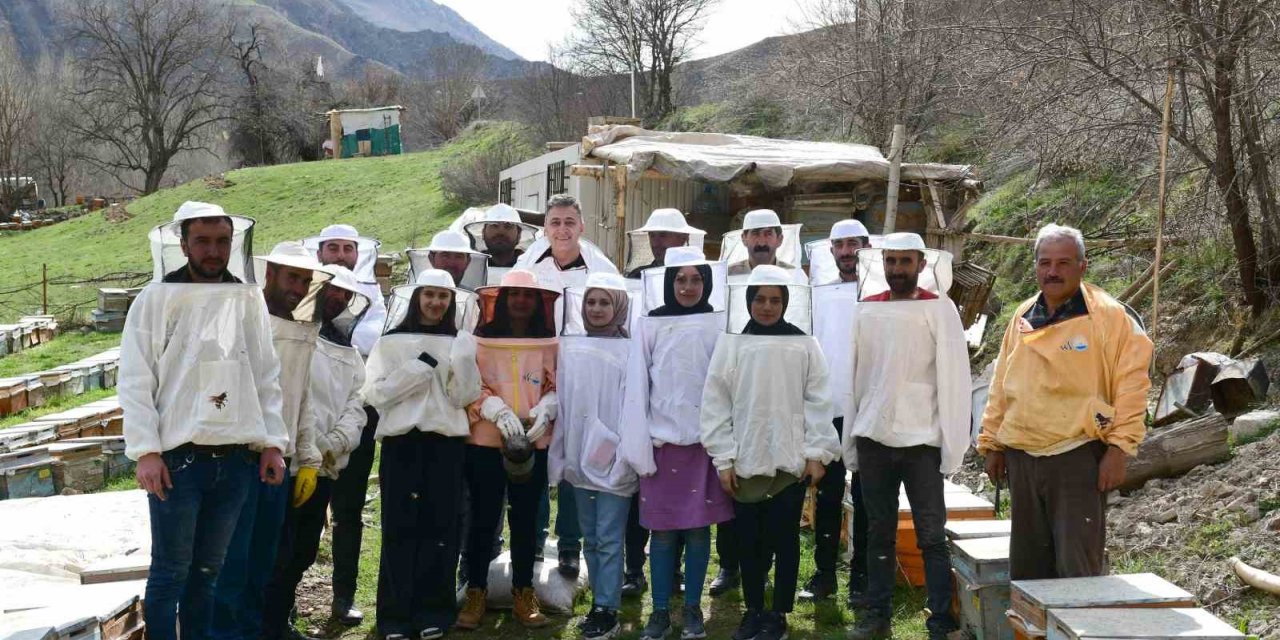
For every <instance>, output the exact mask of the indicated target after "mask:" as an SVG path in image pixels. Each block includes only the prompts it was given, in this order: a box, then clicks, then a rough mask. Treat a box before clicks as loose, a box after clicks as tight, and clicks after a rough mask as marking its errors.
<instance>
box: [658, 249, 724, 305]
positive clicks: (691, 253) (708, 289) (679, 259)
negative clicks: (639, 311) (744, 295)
mask: <svg viewBox="0 0 1280 640" xmlns="http://www.w3.org/2000/svg"><path fill="white" fill-rule="evenodd" d="M665 262H666V265H665V266H661V267H654V268H652V269H645V270H644V272H643V273H642V274H641V281H642V283H643V294H642V295H643V305H644V309H643V310H644V313H645V315H649V316H655V317H657V316H684V315H693V314H698V313H716V312H722V311H724V310H725V304H726V302H727V300H728V297H727V293H728V291H729V289H728V287H727V286H726V284H725V281H726V275H725V268H726V267H725V264H724V263H723V262H712V261H710V260H707V259H706V257H705V256H704V255H703V253H702V247H672V248H671V249H668V250H667V258H666V260H665ZM694 273H696V274H697V279H696V281H691V280H689V278H690V277H691V276H692V275H694ZM698 283H700V284H701V288H702V290H701V292H700V293H699V294H698V298H697V299H696V300H695V299H692V298H690V297H689V295H685V294H683V293H682V290H685V289H686V288H687V287H691V286H692V287H694V288H696V285H697V284H698ZM690 295H691V294H690Z"/></svg>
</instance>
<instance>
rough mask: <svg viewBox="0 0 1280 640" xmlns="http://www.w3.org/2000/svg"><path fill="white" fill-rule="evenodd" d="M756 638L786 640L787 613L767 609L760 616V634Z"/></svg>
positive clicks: (759, 639) (761, 639)
mask: <svg viewBox="0 0 1280 640" xmlns="http://www.w3.org/2000/svg"><path fill="white" fill-rule="evenodd" d="M756 640H787V615H786V614H785V613H778V612H777V611H767V612H765V613H764V614H762V615H761V616H760V635H757V636H756Z"/></svg>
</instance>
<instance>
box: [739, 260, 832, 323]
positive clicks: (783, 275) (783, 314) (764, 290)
mask: <svg viewBox="0 0 1280 640" xmlns="http://www.w3.org/2000/svg"><path fill="white" fill-rule="evenodd" d="M775 293H776V294H780V300H779V299H778V297H775V296H774V295H773V294H775ZM809 298H810V290H809V285H807V284H796V282H795V280H794V279H793V277H792V274H791V273H790V272H789V271H788V270H786V269H783V268H782V267H776V266H773V265H767V264H762V265H760V266H758V267H756V268H755V269H752V270H751V275H750V276H748V277H747V279H746V281H745V282H737V283H730V284H729V318H728V328H727V330H728V332H729V333H731V334H750V335H774V336H780V335H799V336H804V335H810V334H811V333H812V331H813V319H812V317H811V315H812V306H811V305H810V299H809ZM779 303H780V306H779ZM767 314H774V315H772V316H769V315H767Z"/></svg>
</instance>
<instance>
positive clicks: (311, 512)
mask: <svg viewBox="0 0 1280 640" xmlns="http://www.w3.org/2000/svg"><path fill="white" fill-rule="evenodd" d="M333 482H334V481H333V480H332V479H330V478H324V477H321V478H318V479H317V480H316V491H315V493H313V494H311V499H310V500H307V501H306V502H304V503H302V506H300V507H297V508H296V509H295V508H293V507H290V508H289V511H288V513H287V515H286V516H285V521H284V531H282V532H281V534H280V548H279V549H278V550H277V552H276V568H275V572H274V575H272V576H271V580H270V581H268V582H267V590H266V596H265V598H264V600H265V604H264V606H263V611H262V636H263V638H264V639H266V640H278V639H280V638H286V637H288V630H289V615H290V613H291V612H292V611H293V605H294V602H295V601H296V597H297V591H298V583H300V582H302V574H304V573H306V572H307V569H309V568H311V565H312V564H314V563H315V561H316V552H318V551H319V550H320V535H321V534H322V533H323V532H324V517H325V512H326V511H328V509H329V498H330V496H331V495H332V493H333Z"/></svg>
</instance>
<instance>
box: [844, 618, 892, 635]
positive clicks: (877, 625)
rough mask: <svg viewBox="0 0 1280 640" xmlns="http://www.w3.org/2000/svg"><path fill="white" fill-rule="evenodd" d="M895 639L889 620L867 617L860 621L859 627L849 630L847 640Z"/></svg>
mask: <svg viewBox="0 0 1280 640" xmlns="http://www.w3.org/2000/svg"><path fill="white" fill-rule="evenodd" d="M892 637H893V629H892V627H891V626H890V624H889V619H888V618H884V617H881V616H876V615H867V616H865V617H863V618H862V619H861V620H859V621H858V625H857V626H855V627H854V628H853V629H850V630H849V633H848V635H846V636H845V639H846V640H887V639H888V638H892Z"/></svg>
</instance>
